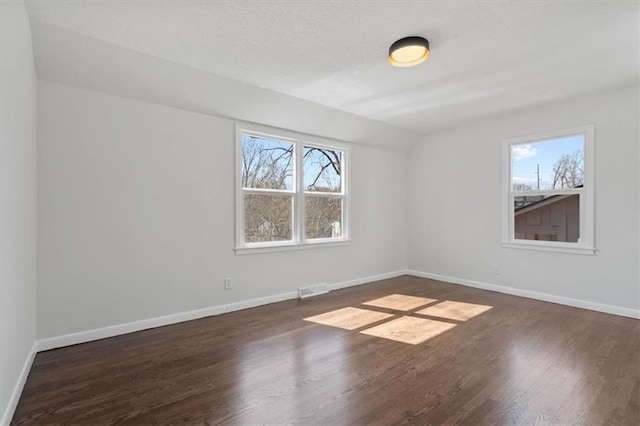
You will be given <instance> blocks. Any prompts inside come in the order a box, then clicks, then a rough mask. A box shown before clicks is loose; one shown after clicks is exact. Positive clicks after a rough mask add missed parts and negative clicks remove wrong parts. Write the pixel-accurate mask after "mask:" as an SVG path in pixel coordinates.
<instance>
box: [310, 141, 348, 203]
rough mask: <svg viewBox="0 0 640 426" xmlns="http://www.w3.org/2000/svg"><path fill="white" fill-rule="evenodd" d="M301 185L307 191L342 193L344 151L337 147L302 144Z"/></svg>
mask: <svg viewBox="0 0 640 426" xmlns="http://www.w3.org/2000/svg"><path fill="white" fill-rule="evenodd" d="M302 151H303V154H302V156H303V161H302V168H303V181H304V182H303V186H304V190H305V191H309V192H329V193H334V194H340V193H342V186H343V185H342V170H343V158H344V153H343V152H342V151H340V150H338V149H331V148H321V147H314V146H306V145H305V146H303V149H302Z"/></svg>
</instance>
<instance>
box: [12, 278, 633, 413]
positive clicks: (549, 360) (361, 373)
mask: <svg viewBox="0 0 640 426" xmlns="http://www.w3.org/2000/svg"><path fill="white" fill-rule="evenodd" d="M394 294H398V295H407V296H414V297H422V298H427V299H435V300H436V302H433V305H428V306H437V303H440V302H444V301H450V302H462V303H465V304H473V305H483V306H490V307H491V309H488V310H484V311H482V312H480V313H478V311H479V310H478V309H476V310H474V311H473V312H471V311H469V310H468V307H467V305H462V304H460V305H455V304H446V305H443V306H442V307H441V309H432V310H428V309H426V308H425V306H411V309H412V310H410V311H406V310H405V311H399V310H394V309H390V308H384V307H380V306H374V305H371V304H369V305H365V304H364V303H366V302H369V301H373V300H375V299H379V298H382V297H385V296H390V295H394ZM387 300H396V299H394V298H391V299H387ZM428 306H427V308H428ZM348 307H353V308H358V309H367V310H369V311H375V312H382V313H388V314H391V316H390V317H388V318H386V317H384V316H381V317H380V318H381V319H380V320H379V321H377V322H374V323H371V324H367V325H364V326H362V327H360V328H356V329H353V330H347V329H344V328H339V327H334V326H330V325H325V324H318V323H314V322H311V321H305V320H304V319H305V318H310V317H313V316H317V315H321V314H325V313H327V312H331V311H336V310H339V309H343V308H348ZM402 307H403V308H407V306H404V305H403V306H402ZM420 310H424V311H425V312H424V313H423V314H420V312H419V311H420ZM447 312H448V313H452V312H453V313H455V315H454V317H455V318H457V319H460V318H461V320H454V319H447V318H443V317H438V316H437V314H439V313H440V314H443V315H444V314H446V313H447ZM465 312H466V314H465ZM471 314H473V315H471ZM432 315H433V316H432ZM461 315H462V316H461ZM405 316H408V317H410V318H423V319H429V320H433V321H441V322H448V323H451V324H455V327H453V328H449V327H445V328H446V330H444V331H443V332H441V333H440V334H438V335H435V336H433V337H431V338H428V339H427V340H425V341H423V342H422V343H419V344H407V343H403V342H400V341H394V340H390V339H388V338H381V337H377V336H371V335H368V334H365V333H363V331H365V332H366V330H368V329H371V328H373V327H376V326H378V325H381V324H385V323H386V322H389V321H394V320H397V319H399V318H401V317H405ZM429 322H430V321H426V322H425V321H422V322H420V321H417V322H416V321H413V323H416V324H417V326H419V325H420V324H421V323H429ZM416 324H412V326H416ZM383 328H384V327H383ZM112 423H121V424H137V425H143V424H168V423H172V424H173V423H183V424H203V423H208V424H238V425H253V424H282V423H287V424H291V423H297V424H321V425H347V424H349V425H351V424H403V423H406V424H456V423H460V424H473V425H481V424H508V425H517V424H522V425H529V424H535V423H543V424H588V425H597V424H606V425H611V424H629V425H638V424H640V322H639V321H637V320H633V319H629V318H623V317H618V316H614V315H607V314H602V313H597V312H591V311H586V310H581V309H576V308H570V307H566V306H561V305H555V304H551V303H546V302H540V301H535V300H530V299H524V298H518V297H514V296H508V295H504V294H499V293H493V292H489V291H483V290H477V289H472V288H467V287H463V286H457V285H453V284H446V283H441V282H437V281H432V280H426V279H422V278H415V277H410V276H404V277H399V278H395V279H391V280H384V281H379V282H376V283H372V284H369V285H364V286H358V287H352V288H349V289H344V290H340V291H335V292H331V293H329V294H327V295H323V296H319V297H316V298H310V299H305V300H302V301H299V300H292V301H286V302H281V303H275V304H272V305H268V306H263V307H259V308H254V309H249V310H245V311H240V312H234V313H230V314H225V315H219V316H214V317H208V318H204V319H200V320H195V321H189V322H185V323H181V324H175V325H171V326H166V327H159V328H155V329H152V330H146V331H142V332H137V333H131V334H127V335H123V336H118V337H113V338H110V339H104V340H99V341H95V342H91V343H85V344H82V345H76V346H71V347H67V348H62V349H56V350H52V351H47V352H42V353H39V354H38V355H37V356H36V359H35V361H34V365H33V368H32V370H31V372H30V374H29V377H28V380H27V383H26V385H25V388H24V391H23V393H22V397H21V399H20V402H19V404H18V407H17V410H16V413H15V415H14V418H13V421H12V424H91V425H95V424H112Z"/></svg>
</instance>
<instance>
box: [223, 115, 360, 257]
mask: <svg viewBox="0 0 640 426" xmlns="http://www.w3.org/2000/svg"><path fill="white" fill-rule="evenodd" d="M348 155H349V150H348V147H347V146H346V145H342V144H337V143H333V142H327V141H324V140H320V139H317V138H311V137H307V136H302V135H298V134H296V133H293V132H288V131H283V130H275V129H270V128H265V127H261V126H260V127H258V126H255V125H252V126H246V127H242V126H237V127H236V165H237V173H236V180H237V184H236V253H238V254H241V253H250V252H261V251H272V250H279V249H280V250H282V249H294V248H302V247H304V248H308V247H314V246H316V247H317V245H318V244H325V245H327V244H328V245H330V244H344V243H346V242H347V241H348V235H349V228H348V204H349V203H348V198H347V197H348V195H347V194H348V193H347V185H348V181H347V180H348V179H347V171H348V164H347V159H348Z"/></svg>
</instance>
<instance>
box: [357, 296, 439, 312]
mask: <svg viewBox="0 0 640 426" xmlns="http://www.w3.org/2000/svg"><path fill="white" fill-rule="evenodd" d="M435 301H436V299H429V298H426V297H416V296H406V295H404V294H391V295H389V296H385V297H381V298H379V299H375V300H370V301H368V302H364V303H363V305H368V306H377V307H378V308H386V309H394V310H396V311H410V310H412V309H416V308H419V307H420V306H424V305H427V304H429V303H433V302H435Z"/></svg>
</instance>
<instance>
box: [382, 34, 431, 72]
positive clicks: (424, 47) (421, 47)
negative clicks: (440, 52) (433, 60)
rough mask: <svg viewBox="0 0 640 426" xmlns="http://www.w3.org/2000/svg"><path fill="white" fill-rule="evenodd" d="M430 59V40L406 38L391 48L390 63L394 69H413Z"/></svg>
mask: <svg viewBox="0 0 640 426" xmlns="http://www.w3.org/2000/svg"><path fill="white" fill-rule="evenodd" d="M428 57H429V40H427V39H426V38H424V37H405V38H401V39H400V40H398V41H396V42H395V43H393V44H392V45H391V47H390V48H389V63H390V64H391V65H393V66H394V67H401V68H406V67H413V66H415V65H418V64H421V63H423V62H424V61H426V60H427V58H428Z"/></svg>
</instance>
